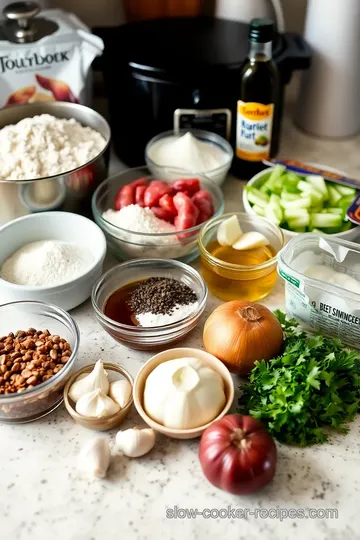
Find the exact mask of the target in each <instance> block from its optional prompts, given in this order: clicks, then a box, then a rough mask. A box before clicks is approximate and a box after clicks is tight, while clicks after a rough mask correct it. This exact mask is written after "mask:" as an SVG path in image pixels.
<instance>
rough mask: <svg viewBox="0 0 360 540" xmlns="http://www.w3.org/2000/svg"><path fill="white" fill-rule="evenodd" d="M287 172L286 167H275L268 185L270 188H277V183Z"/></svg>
mask: <svg viewBox="0 0 360 540" xmlns="http://www.w3.org/2000/svg"><path fill="white" fill-rule="evenodd" d="M285 171H286V167H285V166H284V165H275V167H274V168H273V170H272V172H271V174H270V176H269V179H268V180H267V182H266V183H267V184H268V185H269V186H270V185H272V186H275V184H276V182H277V181H278V180H279V178H280V177H281V176H282V174H283V173H284V172H285Z"/></svg>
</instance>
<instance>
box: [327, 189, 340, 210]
mask: <svg viewBox="0 0 360 540" xmlns="http://www.w3.org/2000/svg"><path fill="white" fill-rule="evenodd" d="M341 198H342V196H341V194H340V193H339V192H338V191H337V190H336V189H335V188H334V187H332V186H329V204H330V206H337V203H338V202H339V201H340V200H341Z"/></svg>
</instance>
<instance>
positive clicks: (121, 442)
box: [116, 428, 155, 458]
mask: <svg viewBox="0 0 360 540" xmlns="http://www.w3.org/2000/svg"><path fill="white" fill-rule="evenodd" d="M116 445H117V447H118V448H119V450H121V451H122V453H123V454H125V456H128V457H133V458H135V457H140V456H143V455H145V454H147V453H148V452H150V450H151V449H152V448H153V447H154V445H155V431H154V430H153V429H150V428H146V429H137V428H132V429H126V430H125V431H118V433H117V434H116Z"/></svg>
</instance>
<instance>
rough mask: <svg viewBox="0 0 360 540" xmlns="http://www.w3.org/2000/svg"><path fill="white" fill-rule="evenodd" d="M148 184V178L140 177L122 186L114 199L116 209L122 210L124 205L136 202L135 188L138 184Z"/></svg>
mask: <svg viewBox="0 0 360 540" xmlns="http://www.w3.org/2000/svg"><path fill="white" fill-rule="evenodd" d="M146 184H147V179H146V178H138V180H134V182H130V184H126V186H123V187H122V188H120V189H119V191H118V192H117V194H116V197H115V201H114V208H115V210H121V209H122V208H124V206H129V205H130V204H135V190H136V188H137V186H146Z"/></svg>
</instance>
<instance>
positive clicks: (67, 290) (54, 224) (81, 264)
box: [0, 212, 106, 311]
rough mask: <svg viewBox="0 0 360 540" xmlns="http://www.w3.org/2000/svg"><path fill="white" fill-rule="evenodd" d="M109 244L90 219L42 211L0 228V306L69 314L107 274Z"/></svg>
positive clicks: (68, 213)
mask: <svg viewBox="0 0 360 540" xmlns="http://www.w3.org/2000/svg"><path fill="white" fill-rule="evenodd" d="M105 255H106V239H105V236H104V234H103V232H102V231H101V229H100V228H99V227H98V226H97V225H96V224H95V223H93V222H92V221H91V220H89V219H88V218H85V217H83V216H80V215H77V214H72V213H70V212H42V213H37V214H31V215H29V216H24V217H21V218H17V219H15V220H13V221H12V222H10V223H8V224H6V225H3V226H2V227H0V299H1V303H2V304H5V303H8V302H16V301H23V300H35V301H41V302H46V303H49V304H53V305H56V306H58V307H60V308H62V309H65V310H66V311H68V310H71V309H73V308H75V307H76V306H78V305H80V304H82V303H83V302H85V301H86V300H87V299H88V298H89V297H90V295H91V290H92V287H93V285H94V283H95V282H96V280H97V279H98V278H99V277H100V275H101V273H102V266H103V262H104V258H105Z"/></svg>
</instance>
